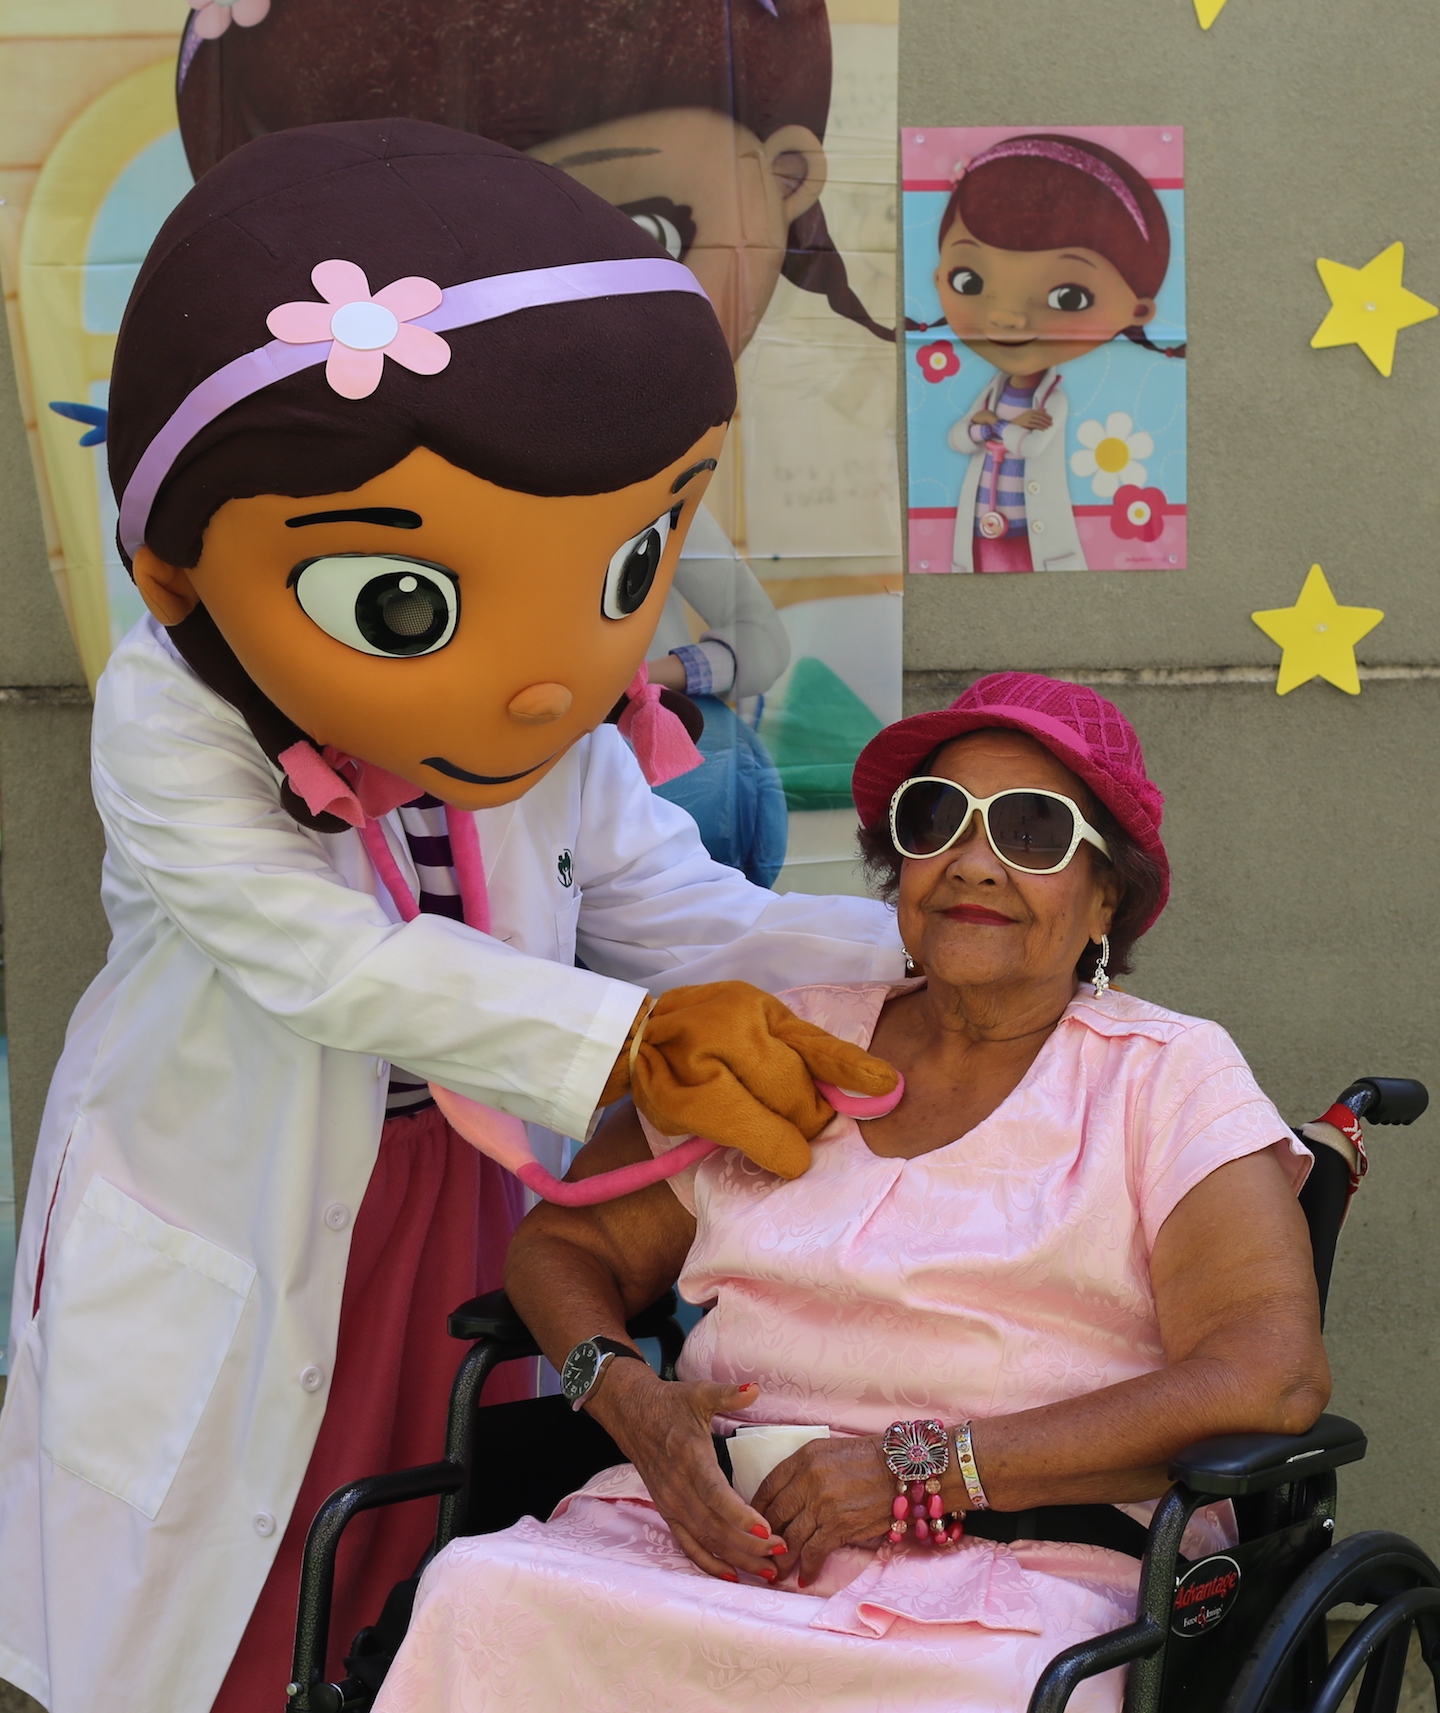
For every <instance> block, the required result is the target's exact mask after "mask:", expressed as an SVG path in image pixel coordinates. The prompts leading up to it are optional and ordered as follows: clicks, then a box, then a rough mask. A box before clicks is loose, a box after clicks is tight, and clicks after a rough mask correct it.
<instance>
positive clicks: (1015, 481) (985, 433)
mask: <svg viewBox="0 0 1440 1713" xmlns="http://www.w3.org/2000/svg"><path fill="white" fill-rule="evenodd" d="M1034 403H1035V388H1034V387H1024V388H1021V387H1016V386H1013V385H1012V384H1011V383H1010V382H1009V381H1007V382H1006V383H1005V391H1004V392H1003V393H1001V395H1000V402H999V404H997V405H996V407H995V414H996V416H998V417H999V418H1000V421H999V422H972V423H971V424H970V438H971V439H972V440H973V441H974V442H975V444H976V445H977V446H987V445H989V444H990V443H991V442H994V443H995V444H994V449H993V450H992V451H990V452H988V453H987V454H986V457H985V467H984V468H983V469H982V470H981V472H980V486H979V488H978V489H977V490H976V494H975V533H976V535H983V534H984V531H983V530H982V529H981V528H980V520H981V518H983V517H984V516H985V514H986V513H987V512H992V511H994V512H999V513H1000V515H1001V517H1003V518H1004V519H1005V533H1006V535H1024V534H1025V533H1026V524H1025V460H1024V459H1023V458H1014V457H1011V456H1010V455H1008V454H1004V455H1002V454H1001V451H1000V444H999V442H1000V435H1001V431H1002V429H1003V427H1004V425H1005V424H1006V423H1007V422H1014V420H1015V418H1016V417H1017V416H1019V415H1020V414H1021V413H1022V412H1024V411H1027V410H1030V409H1032V408H1033V407H1034ZM997 457H998V458H999V459H1000V475H999V480H998V481H996V478H995V460H996V458H997ZM992 487H993V489H994V492H993V493H992Z"/></svg>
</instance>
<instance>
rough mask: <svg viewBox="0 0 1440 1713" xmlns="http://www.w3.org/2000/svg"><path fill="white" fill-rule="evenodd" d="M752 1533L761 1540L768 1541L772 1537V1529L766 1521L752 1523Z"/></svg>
mask: <svg viewBox="0 0 1440 1713" xmlns="http://www.w3.org/2000/svg"><path fill="white" fill-rule="evenodd" d="M750 1533H751V1534H752V1535H754V1537H755V1539H756V1540H759V1541H768V1540H769V1539H770V1530H769V1527H768V1526H767V1525H766V1524H765V1523H751V1525H750Z"/></svg>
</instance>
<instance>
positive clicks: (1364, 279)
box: [1310, 244, 1440, 375]
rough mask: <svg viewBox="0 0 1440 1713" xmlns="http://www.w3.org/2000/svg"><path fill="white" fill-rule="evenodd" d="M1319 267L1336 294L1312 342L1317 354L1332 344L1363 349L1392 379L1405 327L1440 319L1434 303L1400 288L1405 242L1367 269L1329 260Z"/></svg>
mask: <svg viewBox="0 0 1440 1713" xmlns="http://www.w3.org/2000/svg"><path fill="white" fill-rule="evenodd" d="M1315 266H1316V267H1317V268H1319V270H1320V278H1321V280H1322V281H1323V282H1324V285H1325V289H1326V291H1327V292H1329V294H1330V313H1329V314H1328V315H1327V316H1326V317H1325V319H1324V320H1323V321H1322V322H1321V323H1320V325H1319V327H1318V328H1317V329H1316V330H1315V337H1314V338H1313V339H1312V340H1311V341H1310V344H1311V346H1312V347H1313V348H1314V349H1315V350H1317V351H1320V350H1324V349H1325V348H1326V347H1327V346H1330V345H1358V346H1359V347H1360V349H1361V350H1362V351H1363V352H1364V353H1365V355H1366V356H1367V357H1368V358H1369V359H1370V361H1371V362H1372V363H1373V364H1374V365H1375V367H1376V368H1377V369H1378V370H1379V371H1380V373H1381V374H1382V375H1388V374H1389V373H1390V371H1391V369H1392V368H1393V367H1394V366H1395V335H1396V334H1397V333H1398V332H1399V331H1400V329H1401V328H1402V327H1413V326H1414V325H1415V323H1416V322H1417V321H1428V320H1429V319H1430V317H1431V316H1432V315H1440V309H1437V308H1436V306H1435V305H1434V304H1433V303H1426V301H1425V299H1424V298H1423V297H1417V296H1416V295H1415V293H1414V292H1413V291H1406V290H1405V288H1404V286H1402V285H1401V284H1400V273H1401V270H1402V269H1403V268H1404V266H1405V246H1404V245H1403V244H1392V245H1391V246H1390V248H1389V249H1388V250H1382V251H1381V252H1380V254H1379V255H1378V256H1376V257H1375V259H1374V260H1373V261H1370V262H1366V264H1365V266H1364V267H1363V268H1347V267H1346V266H1345V264H1344V263H1343V262H1327V261H1325V260H1323V259H1322V260H1320V261H1317V262H1316V264H1315Z"/></svg>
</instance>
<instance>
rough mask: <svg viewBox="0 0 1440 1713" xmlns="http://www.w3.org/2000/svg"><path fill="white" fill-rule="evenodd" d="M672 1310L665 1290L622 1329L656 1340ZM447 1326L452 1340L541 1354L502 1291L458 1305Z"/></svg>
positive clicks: (672, 1302)
mask: <svg viewBox="0 0 1440 1713" xmlns="http://www.w3.org/2000/svg"><path fill="white" fill-rule="evenodd" d="M675 1308H676V1302H675V1293H674V1291H666V1293H665V1294H664V1296H663V1297H658V1298H657V1299H656V1300H655V1301H654V1302H653V1303H651V1304H650V1306H649V1308H646V1309H641V1311H640V1313H639V1314H637V1315H636V1316H634V1318H633V1319H631V1320H630V1321H629V1322H628V1323H627V1325H626V1327H625V1330H626V1332H628V1333H629V1334H630V1336H631V1338H658V1337H659V1336H660V1329H661V1327H662V1325H664V1324H665V1323H666V1322H668V1321H669V1320H670V1319H671V1318H672V1316H673V1315H674V1313H675ZM447 1325H448V1327H449V1331H450V1336H451V1338H463V1339H466V1340H468V1341H472V1342H473V1341H474V1340H475V1339H477V1338H491V1339H494V1340H495V1341H496V1343H497V1344H506V1345H511V1346H517V1345H524V1346H527V1347H528V1350H529V1354H531V1355H534V1356H538V1355H539V1353H540V1351H539V1346H538V1345H537V1344H536V1343H535V1340H534V1339H533V1338H532V1337H531V1336H530V1328H529V1327H528V1326H526V1324H525V1322H524V1321H523V1320H521V1318H520V1316H519V1315H518V1314H516V1312H515V1310H514V1308H512V1307H511V1304H510V1299H509V1297H507V1296H506V1295H505V1293H504V1291H487V1292H486V1293H485V1295H484V1296H483V1297H471V1299H470V1301H469V1302H468V1303H461V1305H460V1307H459V1308H458V1309H456V1310H455V1311H454V1313H453V1314H452V1315H451V1316H450V1319H449V1321H448V1322H447Z"/></svg>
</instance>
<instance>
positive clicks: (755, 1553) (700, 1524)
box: [587, 1361, 784, 1582]
mask: <svg viewBox="0 0 1440 1713" xmlns="http://www.w3.org/2000/svg"><path fill="white" fill-rule="evenodd" d="M759 1396H760V1388H759V1387H758V1386H755V1385H753V1384H752V1385H747V1386H724V1385H718V1384H716V1383H714V1382H712V1381H684V1380H661V1379H659V1378H658V1377H657V1376H656V1375H655V1374H654V1373H653V1372H652V1370H651V1369H650V1367H649V1366H648V1364H647V1365H645V1366H644V1367H642V1366H641V1364H640V1363H638V1362H614V1361H612V1362H609V1363H607V1364H606V1366H605V1372H604V1375H603V1377H602V1380H601V1383H600V1384H599V1385H598V1386H597V1387H596V1389H595V1395H594V1398H593V1400H592V1402H591V1403H590V1404H589V1405H587V1408H588V1409H589V1411H590V1413H591V1414H592V1415H593V1416H594V1417H595V1419H596V1420H597V1421H598V1422H599V1423H600V1425H601V1426H602V1427H603V1428H604V1429H605V1431H606V1432H607V1433H608V1434H609V1435H610V1437H611V1438H612V1439H613V1440H614V1441H615V1443H616V1444H617V1445H618V1446H619V1447H620V1449H621V1450H622V1451H623V1452H624V1453H625V1455H626V1456H627V1457H628V1458H629V1459H630V1461H631V1462H632V1463H633V1464H634V1465H635V1468H636V1470H637V1471H638V1472H639V1474H640V1478H641V1480H642V1481H644V1483H645V1486H646V1487H647V1489H648V1490H649V1493H650V1497H651V1498H652V1499H653V1500H654V1501H655V1508H656V1509H657V1510H658V1511H659V1513H660V1515H661V1516H662V1517H664V1519H665V1521H666V1522H667V1523H668V1524H669V1525H670V1529H671V1532H672V1533H673V1534H674V1536H675V1539H676V1540H677V1541H678V1542H679V1543H680V1546H681V1549H682V1550H683V1551H684V1553H685V1556H686V1557H687V1558H688V1559H689V1560H690V1562H691V1563H692V1564H695V1565H698V1566H699V1568H700V1569H701V1570H703V1571H706V1572H707V1573H708V1574H709V1575H711V1576H718V1577H720V1578H722V1579H723V1580H724V1581H726V1582H735V1581H738V1580H739V1578H738V1577H737V1575H736V1572H737V1571H744V1572H745V1574H746V1575H747V1576H758V1577H762V1578H763V1579H764V1580H765V1581H766V1582H774V1581H775V1580H776V1577H777V1571H776V1569H775V1566H776V1563H777V1562H778V1555H779V1554H780V1552H781V1551H782V1550H783V1549H784V1542H783V1541H780V1540H777V1539H775V1538H774V1537H773V1536H772V1534H771V1532H770V1528H769V1525H768V1524H767V1523H766V1521H765V1519H764V1517H763V1516H762V1515H761V1514H760V1512H759V1511H758V1510H756V1509H755V1508H754V1507H753V1506H750V1505H747V1504H746V1503H745V1501H744V1500H743V1499H742V1498H741V1497H740V1495H739V1494H738V1493H737V1492H736V1491H735V1489H734V1488H733V1487H732V1486H731V1485H730V1483H729V1482H728V1481H727V1480H726V1479H725V1477H724V1476H723V1475H722V1474H721V1473H720V1465H719V1463H718V1462H717V1461H716V1459H715V1446H714V1442H713V1441H712V1439H711V1437H710V1423H711V1420H712V1418H713V1417H715V1416H722V1415H723V1416H729V1415H734V1414H735V1412H736V1411H737V1410H745V1409H749V1407H750V1405H751V1404H753V1403H754V1402H755V1400H756V1399H757V1398H758V1397H759Z"/></svg>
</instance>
